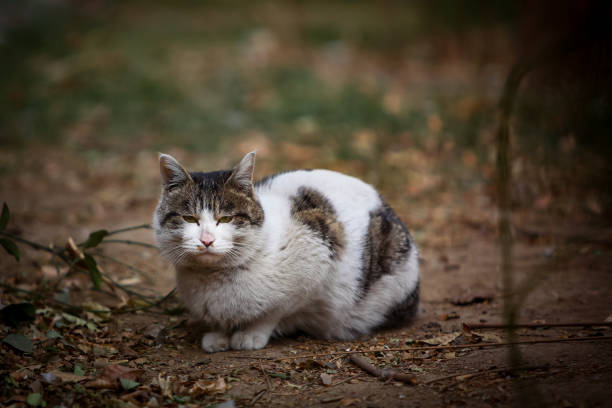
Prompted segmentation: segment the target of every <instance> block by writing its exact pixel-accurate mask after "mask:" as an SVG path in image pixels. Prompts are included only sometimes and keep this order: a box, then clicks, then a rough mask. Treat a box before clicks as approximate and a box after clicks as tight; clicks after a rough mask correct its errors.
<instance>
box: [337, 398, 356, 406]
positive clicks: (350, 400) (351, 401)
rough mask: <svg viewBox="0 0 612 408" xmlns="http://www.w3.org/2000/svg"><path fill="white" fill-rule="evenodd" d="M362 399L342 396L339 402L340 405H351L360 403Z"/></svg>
mask: <svg viewBox="0 0 612 408" xmlns="http://www.w3.org/2000/svg"><path fill="white" fill-rule="evenodd" d="M360 402H361V399H359V398H342V399H341V400H340V402H339V403H338V406H339V407H350V406H351V405H359V403H360Z"/></svg>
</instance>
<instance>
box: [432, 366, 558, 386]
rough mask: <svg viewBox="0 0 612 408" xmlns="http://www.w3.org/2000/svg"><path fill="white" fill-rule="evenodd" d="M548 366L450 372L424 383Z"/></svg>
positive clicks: (538, 368)
mask: <svg viewBox="0 0 612 408" xmlns="http://www.w3.org/2000/svg"><path fill="white" fill-rule="evenodd" d="M548 368H549V367H548V366H546V365H540V366H520V367H502V368H491V369H486V370H475V371H468V372H465V373H457V374H450V375H445V376H443V377H438V378H433V379H431V380H428V381H423V384H433V383H436V382H440V381H444V380H450V379H453V378H457V377H464V378H465V379H467V378H472V377H477V376H479V375H485V374H491V373H504V372H510V373H511V372H515V371H529V370H540V369H548Z"/></svg>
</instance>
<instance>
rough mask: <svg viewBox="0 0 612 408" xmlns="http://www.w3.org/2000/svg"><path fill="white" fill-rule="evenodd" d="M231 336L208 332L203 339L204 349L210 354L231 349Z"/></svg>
mask: <svg viewBox="0 0 612 408" xmlns="http://www.w3.org/2000/svg"><path fill="white" fill-rule="evenodd" d="M229 343H230V342H229V336H228V335H227V334H225V333H222V332H208V333H206V334H205V335H204V336H203V337H202V349H203V350H204V351H207V352H209V353H214V352H216V351H225V350H227V349H228V348H229Z"/></svg>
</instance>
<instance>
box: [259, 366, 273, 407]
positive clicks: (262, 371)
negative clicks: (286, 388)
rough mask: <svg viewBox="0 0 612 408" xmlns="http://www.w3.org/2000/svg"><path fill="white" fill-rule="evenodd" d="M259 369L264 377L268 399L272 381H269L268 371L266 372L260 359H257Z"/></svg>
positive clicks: (270, 393)
mask: <svg viewBox="0 0 612 408" xmlns="http://www.w3.org/2000/svg"><path fill="white" fill-rule="evenodd" d="M259 369H260V370H261V373H262V374H263V376H264V378H265V379H266V387H267V389H268V400H269V399H270V396H271V395H272V383H271V382H270V379H269V378H268V373H266V370H265V368H264V367H263V364H262V362H261V360H259Z"/></svg>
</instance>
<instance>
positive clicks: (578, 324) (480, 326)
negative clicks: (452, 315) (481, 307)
mask: <svg viewBox="0 0 612 408" xmlns="http://www.w3.org/2000/svg"><path fill="white" fill-rule="evenodd" d="M463 326H464V327H465V328H467V329H468V330H474V329H505V328H507V327H508V325H507V324H501V323H463ZM585 326H587V327H588V326H612V322H584V323H583V322H572V323H517V324H515V325H514V327H516V328H528V329H538V328H546V327H585Z"/></svg>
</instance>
